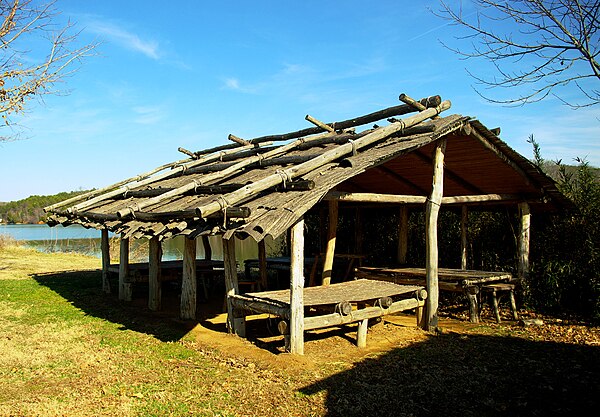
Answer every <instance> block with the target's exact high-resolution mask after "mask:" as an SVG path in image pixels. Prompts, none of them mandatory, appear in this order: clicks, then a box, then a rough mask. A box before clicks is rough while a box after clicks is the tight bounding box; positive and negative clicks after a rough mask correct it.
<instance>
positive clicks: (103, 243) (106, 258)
mask: <svg viewBox="0 0 600 417" xmlns="http://www.w3.org/2000/svg"><path fill="white" fill-rule="evenodd" d="M100 247H101V250H102V291H104V292H105V293H106V294H110V281H109V280H108V267H109V266H110V245H109V243H108V229H102V234H101V240H100Z"/></svg>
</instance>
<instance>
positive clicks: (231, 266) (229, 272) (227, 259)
mask: <svg viewBox="0 0 600 417" xmlns="http://www.w3.org/2000/svg"><path fill="white" fill-rule="evenodd" d="M223 263H224V266H225V291H226V292H225V296H226V304H227V330H228V331H229V332H230V333H234V334H236V335H238V336H240V337H244V336H245V334H246V323H245V319H244V317H236V316H235V315H234V308H233V302H232V300H231V298H230V297H229V296H230V295H237V294H239V293H240V289H239V285H238V275H237V262H236V254H235V237H231V239H223Z"/></svg>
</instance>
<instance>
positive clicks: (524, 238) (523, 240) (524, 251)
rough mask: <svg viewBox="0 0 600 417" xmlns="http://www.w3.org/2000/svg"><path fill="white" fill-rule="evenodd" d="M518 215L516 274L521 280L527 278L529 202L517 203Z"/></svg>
mask: <svg viewBox="0 0 600 417" xmlns="http://www.w3.org/2000/svg"><path fill="white" fill-rule="evenodd" d="M519 216H520V218H521V230H520V233H519V268H518V275H519V279H520V280H522V281H527V279H528V278H529V239H530V228H531V211H530V209H529V204H527V203H520V204H519Z"/></svg>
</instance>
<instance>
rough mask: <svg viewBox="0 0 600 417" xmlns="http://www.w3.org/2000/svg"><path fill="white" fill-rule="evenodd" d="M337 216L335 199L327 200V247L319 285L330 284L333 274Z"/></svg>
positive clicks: (337, 210)
mask: <svg viewBox="0 0 600 417" xmlns="http://www.w3.org/2000/svg"><path fill="white" fill-rule="evenodd" d="M338 217H339V204H338V202H337V200H331V201H329V225H328V228H327V248H326V249H325V258H324V259H323V274H322V275H321V285H329V284H331V276H332V274H333V259H334V256H335V241H336V236H337V226H338Z"/></svg>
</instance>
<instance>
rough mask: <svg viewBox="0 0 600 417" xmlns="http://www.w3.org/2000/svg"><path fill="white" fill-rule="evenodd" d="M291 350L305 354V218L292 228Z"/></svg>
mask: <svg viewBox="0 0 600 417" xmlns="http://www.w3.org/2000/svg"><path fill="white" fill-rule="evenodd" d="M291 232H292V233H291V244H292V248H291V249H292V251H291V268H290V269H291V274H290V310H291V311H290V313H291V314H290V352H291V353H296V354H298V355H303V354H304V219H300V220H298V222H296V224H294V225H293V226H292V229H291Z"/></svg>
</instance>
